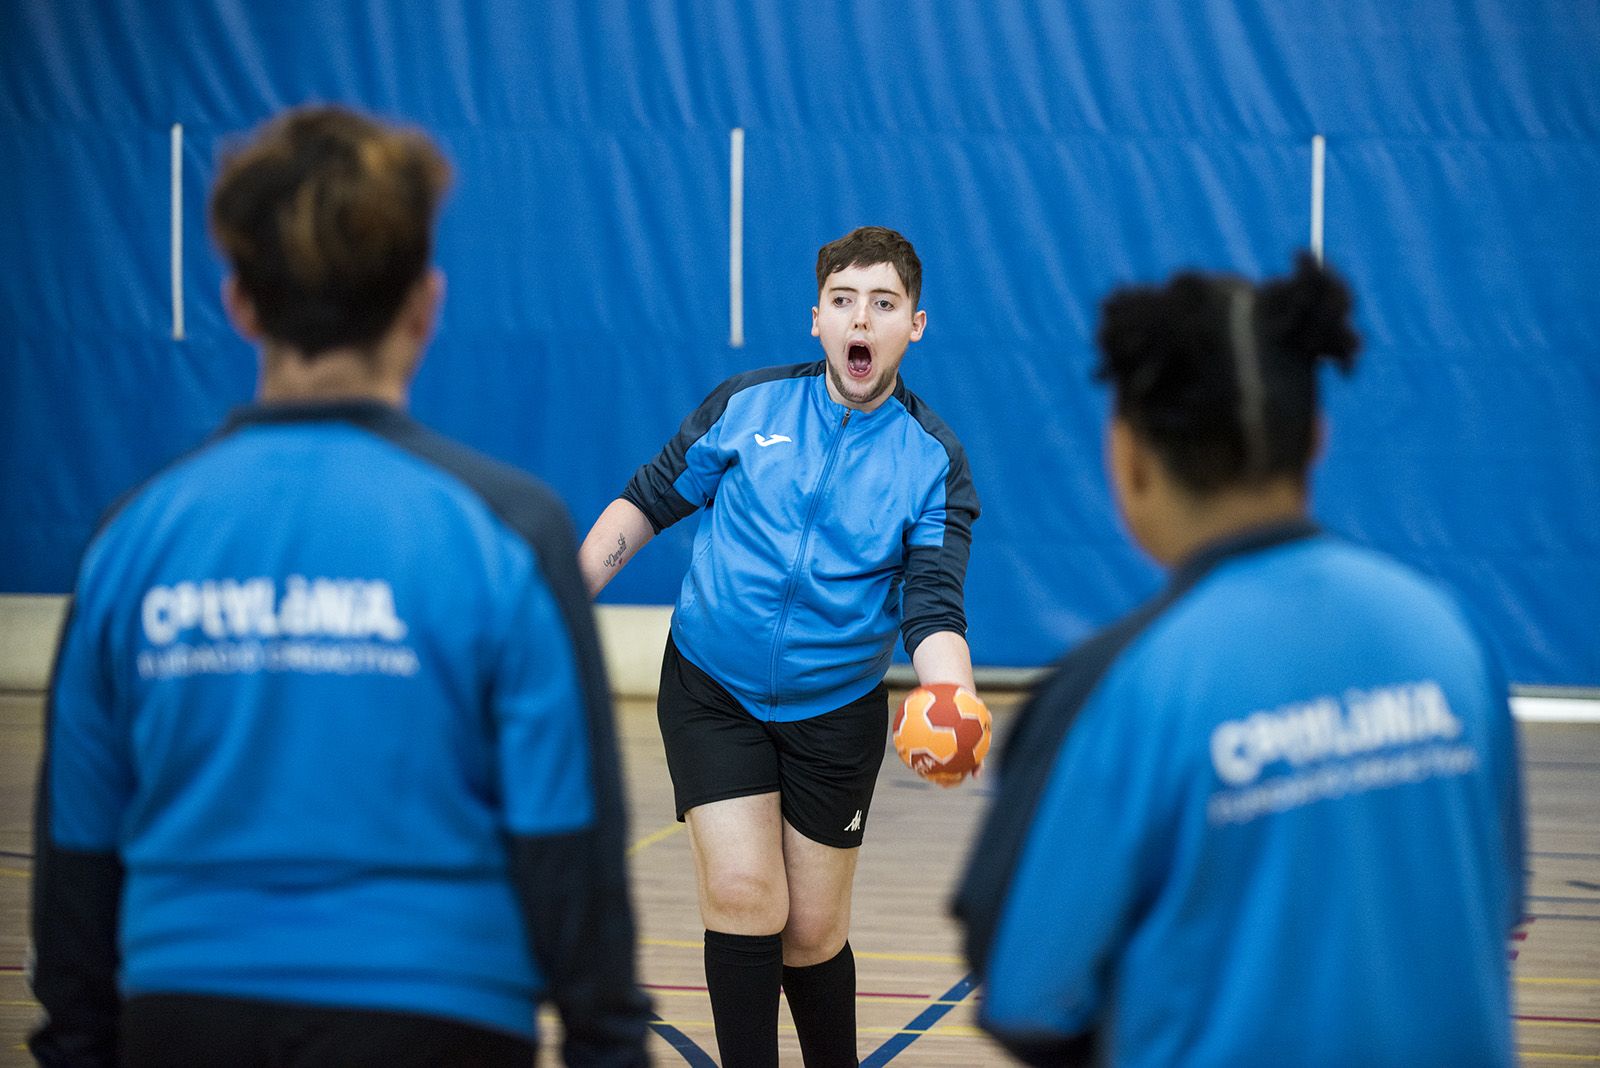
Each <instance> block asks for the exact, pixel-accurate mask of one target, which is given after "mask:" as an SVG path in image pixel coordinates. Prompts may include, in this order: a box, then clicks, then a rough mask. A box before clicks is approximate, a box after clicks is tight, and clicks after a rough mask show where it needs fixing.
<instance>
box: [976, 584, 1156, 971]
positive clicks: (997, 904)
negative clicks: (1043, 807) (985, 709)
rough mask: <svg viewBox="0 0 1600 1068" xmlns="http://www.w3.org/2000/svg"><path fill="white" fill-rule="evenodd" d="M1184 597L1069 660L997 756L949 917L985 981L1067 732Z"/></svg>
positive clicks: (1105, 634) (1150, 608)
mask: <svg viewBox="0 0 1600 1068" xmlns="http://www.w3.org/2000/svg"><path fill="white" fill-rule="evenodd" d="M1184 588H1185V589H1186V588H1187V587H1184ZM1181 593H1182V590H1181V589H1178V588H1172V589H1169V590H1167V591H1166V592H1165V593H1163V594H1162V595H1161V596H1160V597H1159V598H1157V599H1156V600H1155V601H1152V602H1151V603H1150V604H1148V605H1146V606H1145V607H1144V608H1142V609H1140V610H1139V611H1137V612H1135V613H1134V614H1133V615H1130V616H1127V617H1125V618H1124V619H1122V620H1121V621H1120V622H1118V623H1116V624H1115V625H1113V626H1111V627H1110V628H1108V629H1106V630H1103V631H1101V632H1100V633H1098V634H1096V635H1095V636H1094V637H1092V638H1090V639H1089V640H1088V641H1086V642H1084V643H1083V644H1082V645H1080V646H1078V647H1077V648H1076V649H1074V650H1073V651H1072V652H1070V653H1068V654H1067V655H1066V656H1065V657H1063V658H1062V659H1061V660H1059V661H1058V662H1057V663H1056V665H1055V667H1054V668H1053V669H1052V670H1051V672H1050V674H1049V675H1048V676H1047V677H1046V678H1045V681H1044V682H1042V683H1041V684H1040V685H1039V686H1038V687H1037V688H1035V690H1034V692H1033V695H1032V696H1031V697H1030V698H1029V699H1028V702H1027V703H1026V704H1025V705H1024V706H1023V707H1022V710H1021V711H1019V712H1018V713H1017V718H1016V721H1015V722H1014V723H1013V724H1012V725H1011V729H1010V731H1009V732H1007V734H1006V739H1005V743H1004V745H1003V746H1002V747H1001V751H1000V761H999V768H1000V775H999V788H998V790H997V791H996V794H995V797H994V800H993V801H992V802H991V803H990V806H989V814H988V816H987V817H986V818H985V820H984V826H983V829H982V830H981V831H979V833H978V835H977V836H976V838H975V839H974V842H975V843H976V845H974V846H973V852H972V855H971V856H970V857H969V858H968V860H967V871H966V874H965V876H963V877H962V880H961V883H960V885H959V886H958V888H957V890H956V895H955V898H954V899H953V900H952V902H951V912H952V913H953V914H954V915H955V917H956V919H957V920H959V921H960V922H961V924H962V927H963V928H964V931H965V939H966V954H967V959H968V961H970V962H971V963H972V966H973V968H974V969H977V970H978V971H979V973H980V974H981V973H982V970H983V969H984V968H985V967H986V966H987V964H988V958H989V948H990V947H991V946H992V945H993V944H994V936H995V931H996V930H997V929H998V927H999V924H1000V912H1001V909H1002V907H1003V905H1004V902H1005V897H1006V893H1007V890H1008V889H1009V887H1010V885H1011V878H1012V876H1013V875H1014V874H1015V872H1016V867H1017V864H1018V862H1019V861H1020V860H1021V857H1022V847H1023V844H1024V843H1025V842H1026V840H1027V836H1028V829H1029V827H1031V826H1032V824H1033V818H1034V812H1035V811H1036V809H1037V808H1038V805H1039V799H1040V797H1041V796H1043V794H1044V789H1045V786H1046V784H1047V783H1048V782H1049V779H1050V773H1051V771H1052V770H1054V768H1055V765H1056V758H1057V756H1059V755H1060V752H1061V746H1062V744H1063V743H1064V742H1065V741H1066V737H1067V733H1068V731H1070V730H1071V728H1072V724H1073V723H1074V722H1075V721H1076V720H1077V718H1078V713H1079V711H1081V710H1082V708H1083V706H1084V704H1085V703H1086V702H1087V701H1088V699H1089V696H1090V694H1092V693H1093V692H1094V689H1095V687H1096V686H1098V685H1099V683H1100V680H1101V679H1102V678H1103V677H1104V676H1105V674H1106V672H1107V671H1108V670H1109V669H1110V667H1111V665H1112V664H1113V663H1115V662H1116V659H1117V657H1118V656H1120V655H1121V654H1122V651H1123V650H1124V649H1126V648H1127V647H1128V645H1129V644H1131V643H1132V642H1133V640H1134V639H1135V638H1137V637H1138V636H1139V635H1140V634H1141V633H1143V632H1144V630H1145V629H1146V628H1147V627H1149V626H1150V624H1151V623H1153V622H1154V621H1155V620H1156V619H1157V618H1159V617H1160V615H1161V614H1162V613H1163V612H1165V611H1166V610H1167V609H1168V608H1169V607H1171V605H1172V604H1173V602H1175V601H1176V600H1177V599H1178V597H1179V596H1180V595H1181Z"/></svg>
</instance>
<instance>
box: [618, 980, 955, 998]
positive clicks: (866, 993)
mask: <svg viewBox="0 0 1600 1068" xmlns="http://www.w3.org/2000/svg"><path fill="white" fill-rule="evenodd" d="M639 985H640V986H642V987H644V988H645V989H646V990H693V991H697V992H699V993H702V994H703V993H705V989H706V988H705V987H703V986H676V985H673V984H671V983H640V984H639ZM856 997H858V998H909V999H911V1000H912V1001H929V1000H931V999H932V995H930V994H886V993H879V992H878V991H875V990H857V991H856Z"/></svg>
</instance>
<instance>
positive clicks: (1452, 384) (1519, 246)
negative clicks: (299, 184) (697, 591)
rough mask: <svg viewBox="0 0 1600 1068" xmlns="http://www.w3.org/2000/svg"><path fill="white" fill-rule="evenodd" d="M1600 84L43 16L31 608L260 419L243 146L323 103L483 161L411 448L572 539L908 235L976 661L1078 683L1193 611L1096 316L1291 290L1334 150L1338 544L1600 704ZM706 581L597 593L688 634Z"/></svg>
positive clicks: (508, 3)
mask: <svg viewBox="0 0 1600 1068" xmlns="http://www.w3.org/2000/svg"><path fill="white" fill-rule="evenodd" d="M1597 63H1600V7H1597V6H1596V5H1594V4H1593V3H1590V2H1588V0H1581V2H1580V0H1570V2H1558V0H1549V2H1543V3H1536V2H1532V0H1527V2H1519V0H1476V2H1474V0H1409V2H1403V3H1395V2H1393V0H1348V2H1343V3H1340V4H1337V5H1328V4H1325V3H1322V2H1320V0H1273V2H1266V0H1262V2H1258V3H1239V4H1236V5H1232V4H1196V3H1192V2H1189V0H1155V2H1152V3H1141V4H1127V3H1123V2H1120V0H1078V2H1071V3H1065V2H1063V3H1046V2H1043V0H1040V2H1023V0H923V2H919V3H901V2H889V0H882V2H865V0H858V2H847V0H812V2H811V3H808V4H805V5H796V4H790V3H786V2H780V0H771V2H757V3H751V2H747V0H697V2H689V0H685V2H681V3H666V2H662V3H636V2H631V0H606V2H596V0H547V2H542V3H527V2H522V0H515V2H513V0H494V2H476V0H474V2H468V0H457V2H443V0H441V2H436V3H427V4H420V3H419V4H395V3H389V2H385V0H368V2H334V0H275V2H273V3H258V2H254V0H212V2H207V3H198V2H194V3H191V2H178V0H169V2H159V0H140V2H134V0H122V2H107V0H10V2H7V3H4V4H0V268H3V269H0V501H3V505H0V507H3V509H4V513H3V521H0V591H6V592H60V591H64V590H65V589H67V587H68V586H69V583H70V581H71V576H72V573H73V570H74V567H75V564H76V560H77V556H78V553H79V552H80V551H81V549H82V546H83V545H84V543H85V541H86V540H87V538H88V537H89V535H90V533H91V531H92V530H93V528H94V525H95V522H96V520H97V517H98V516H99V514H100V513H101V511H102V510H103V509H104V508H105V507H106V506H107V505H108V504H110V503H111V502H112V501H113V500H114V499H115V498H116V497H117V496H118V495H119V494H120V493H121V492H122V491H123V490H125V489H126V488H128V487H129V486H130V485H132V484H134V483H136V482H138V481H139V480H141V479H143V478H145V477H146V476H148V475H150V474H151V473H152V472H154V471H155V470H157V469H158V468H159V467H160V466H161V465H162V464H164V463H166V462H167V461H169V460H171V459H172V458H173V457H174V456H176V455H178V454H179V453H181V452H182V451H183V450H185V449H187V448H189V447H191V446H192V445H194V444H195V443H197V442H198V441H200V440H202V439H203V438H204V436H205V435H206V433H207V432H208V430H209V429H210V428H211V427H212V426H213V425H215V424H216V422H217V421H218V420H219V419H221V418H222V416H223V415H224V413H225V412H226V411H227V409H229V408H230V407H231V406H233V405H234V404H237V403H239V402H241V401H243V400H244V399H246V398H247V397H248V395H249V393H250V391H251V388H252V383H253V377H254V366H253V357H252V354H251V352H250V350H249V349H248V348H247V347H246V346H245V345H244V344H243V343H241V342H240V341H239V340H238V339H237V338H235V337H234V336H233V334H232V333H231V331H230V330H229V329H228V327H227V325H226V323H225V321H224V320H223V318H222V315H221V311H220V307H219V303H218V300H217V296H216V294H217V289H218V286H219V283H220V281H221V276H220V267H219V264H218V262H217V260H216V256H215V253H214V252H213V251H212V250H211V248H210V245H209V243H208V241H207V238H206V235H205V230H204V198H205V191H206V189H207V187H208V185H209V183H210V181H211V178H212V176H213V175H214V173H215V170H216V166H217V159H218V154H219V151H220V150H221V149H222V148H223V147H225V145H226V144H227V141H228V139H229V138H230V137H234V136H237V134H238V133H239V132H240V131H243V130H246V129H248V128H250V127H252V126H254V125H255V124H257V123H258V122H260V121H261V120H262V119H264V118H265V117H267V116H268V115H270V114H272V113H273V112H275V111H277V110H278V109H280V108H283V107H286V106H289V105H293V104H298V103H302V102H306V101H337V102H344V103H349V104H353V105H357V106H360V107H362V108H366V109H371V110H374V111H377V112H380V113H382V114H384V115H387V116H390V117H395V118H400V119H404V120H408V121H411V122H415V123H417V124H420V125H423V126H425V127H427V128H428V129H429V130H431V131H433V132H434V133H435V134H436V136H437V137H438V138H439V139H440V140H441V142H442V143H443V144H444V146H445V148H446V150H447V151H448V153H449V155H450V157H451V158H452V160H453V161H454V163H455V166H456V168H457V174H458V180H457V184H456V187H455V189H454V192H453V195H452V197H451V199H450V201H449V204H448V206H447V209H446V213H445V216H444V219H443V224H442V233H441V240H440V247H439V261H440V263H441V265H442V266H443V268H444V270H445V271H446V273H447V275H448V278H449V295H448V298H447V302H446V310H445V313H444V319H443V324H442V327H441V330H440V333H439V337H438V340H437V343H436V344H435V345H434V347H433V349H432V351H431V353H430V355H429V357H428V360H427V362H426V364H425V366H424V370H423V372H422V375H421V378H420V380H419V382H418V385H417V389H416V394H415V407H416V410H417V412H418V414H419V415H420V416H421V418H422V419H424V420H425V421H427V422H429V423H431V424H433V425H434V426H436V427H438V428H439V429H441V430H443V431H445V432H447V433H449V434H453V435H455V436H457V437H459V438H462V439H464V440H466V441H467V442H469V443H470V444H472V445H475V446H477V447H478V448H480V449H483V450H485V451H487V452H489V453H492V454H494V455H496V456H498V457H501V458H503V459H506V460H509V461H511V462H513V463H516V464H518V465H520V466H522V467H524V468H527V469H529V470H531V471H533V472H534V473H536V474H538V475H539V476H541V477H543V478H544V479H546V480H547V481H549V482H550V483H552V484H553V485H554V486H555V487H556V489H557V490H558V491H559V492H560V493H561V494H562V495H563V496H564V497H565V498H566V500H567V501H568V502H569V504H570V506H571V508H572V511H573V514H574V517H575V519H576V521H577V522H578V524H579V525H580V527H581V526H583V525H585V524H587V523H588V522H589V521H591V520H592V519H593V518H594V517H595V516H596V515H597V514H598V513H599V512H600V510H601V508H602V507H604V505H605V504H606V503H607V502H608V501H609V500H610V499H611V498H612V497H613V496H614V495H615V494H616V492H617V491H618V490H619V489H620V488H621V486H622V485H623V483H624V482H625V481H626V479H627V478H628V476H629V474H630V473H631V472H632V470H633V468H634V467H635V466H636V465H637V464H639V463H640V462H642V461H643V460H645V459H646V458H647V457H649V456H650V455H651V454H652V453H653V451H654V450H655V449H656V448H658V447H659V446H660V444H661V443H662V442H663V441H664V440H665V439H666V438H667V437H668V436H669V435H670V434H671V433H672V431H673V430H674V429H675V427H676V425H677V422H678V420H679V419H681V418H682V416H683V415H684V414H685V413H686V412H687V411H688V410H689V409H690V408H691V407H692V406H693V405H694V404H695V403H696V402H698V401H699V400H700V399H701V397H703V396H704V394H705V393H707V392H708V391H709V390H710V389H711V387H712V386H713V385H714V384H715V383H716V382H717V381H719V380H720V379H721V378H723V377H724V376H726V375H728V374H731V373H733V372H735V371H739V370H742V369H746V368H749V367H754V366H761V365H764V364H769V363H779V362H791V361H796V360H803V359H811V358H813V357H814V356H815V355H816V354H817V351H818V350H817V349H816V347H815V342H814V341H813V340H812V339H811V338H810V337H809V336H808V334H807V330H808V326H809V319H808V314H809V309H810V307H811V305H812V303H813V302H814V296H815V294H814V283H813V279H812V274H811V272H812V265H813V262H814V257H815V253H816V249H817V247H818V246H819V245H820V244H821V243H823V242H824V241H826V240H829V239H831V238H833V237H835V236H837V235H838V234H840V233H842V232H843V231H845V230H846V229H848V228H850V227H852V226H855V225H858V224H861V223H869V222H871V223H882V224H887V225H890V226H893V227H896V228H897V229H900V230H902V231H904V232H905V233H906V234H907V235H908V236H910V237H911V238H912V240H913V241H915V243H916V245H917V247H918V250H919V251H920V253H921V255H922V258H923V262H924V266H925V271H926V286H925V290H924V294H923V306H924V307H925V308H926V309H927V311H928V316H929V328H928V334H927V338H926V340H925V341H923V342H922V343H921V344H919V345H917V346H915V347H914V348H913V349H912V350H911V352H910V353H909V354H908V357H907V361H906V364H905V375H906V378H907V380H908V381H909V383H910V384H911V386H912V388H913V389H915V390H917V391H918V392H919V393H921V394H922V395H923V396H924V397H925V398H927V399H928V400H929V401H930V402H931V403H932V404H933V405H934V406H935V407H936V408H937V409H938V410H939V411H940V412H941V413H942V414H943V415H944V416H945V418H946V419H947V421H948V422H949V423H950V424H951V425H952V426H953V427H954V428H955V429H956V431H957V432H958V433H959V434H960V435H961V437H962V438H963V440H964V441H965V443H966V445H967V448H968V451H969V453H970V455H971V458H972V463H973V469H974V472H975V474H976V477H977V480H978V486H979V491H980V493H981V495H982V498H983V502H984V517H983V519H982V520H981V522H980V523H979V525H978V527H977V530H976V542H975V546H974V551H973V560H972V568H971V572H970V574H969V578H968V587H967V588H968V605H969V614H970V617H971V624H972V634H971V637H972V644H973V648H974V652H975V654H976V657H977V659H978V660H979V661H980V662H982V663H985V664H992V665H1037V664H1041V663H1044V662H1047V661H1048V660H1050V659H1052V658H1054V657H1055V656H1056V655H1057V654H1059V653H1060V652H1061V651H1062V650H1063V649H1064V648H1066V647H1067V646H1068V645H1070V644H1071V643H1073V642H1074V641H1076V640H1077V639H1079V638H1081V637H1083V636H1084V635H1085V633H1086V632H1087V631H1088V630H1089V629H1090V628H1092V627H1094V626H1096V625H1098V624H1101V623H1104V622H1106V621H1108V620H1109V619H1111V618H1113V617H1115V616H1117V615H1119V614H1121V613H1122V612H1124V611H1126V610H1127V609H1128V608H1130V607H1131V606H1132V605H1133V604H1135V603H1136V602H1137V601H1138V600H1140V599H1141V598H1143V597H1145V596H1147V595H1148V594H1149V593H1150V592H1151V591H1152V590H1153V589H1154V588H1155V587H1156V585H1157V583H1158V581H1159V576H1158V575H1157V573H1156V572H1155V571H1154V569H1153V568H1152V567H1151V566H1150V565H1149V564H1148V563H1147V562H1145V561H1144V560H1143V559H1142V558H1141V557H1140V556H1139V554H1138V553H1137V552H1136V551H1135V550H1134V549H1133V548H1132V547H1131V546H1130V545H1129V543H1128V541H1127V540H1126V538H1125V536H1124V535H1123V533H1122V531H1121V529H1120V527H1119V525H1118V523H1117V521H1116V518H1115V515H1114V513H1113V510H1112V507H1111V502H1110V499H1109V496H1108V493H1107V490H1106V487H1105V483H1104V479H1103V476H1102V474H1101V439H1100V433H1101V431H1100V426H1101V421H1102V418H1103V416H1104V413H1105V406H1106V402H1105V397H1104V396H1103V395H1102V393H1101V391H1100V390H1099V389H1098V388H1096V387H1095V386H1093V385H1092V383H1091V382H1090V380H1089V371H1090V368H1091V366H1092V363H1093V354H1092V351H1091V338H1092V334H1093V330H1094V320H1095V314H1096V306H1097V303H1098V301H1099V299H1100V298H1101V297H1102V296H1103V295H1104V293H1105V292H1106V291H1107V290H1108V289H1109V288H1110V287H1111V286H1113V285H1116V284H1121V283H1125V282H1130V281H1139V280H1154V279H1157V278H1159V277H1161V276H1163V275H1165V274H1167V273H1168V272H1170V271H1172V270H1173V269H1175V268H1178V267H1180V266H1185V265H1202V266H1207V267H1218V268H1229V269H1233V270H1237V271H1241V272H1244V273H1246V274H1250V275H1261V274H1266V273H1274V272H1278V271H1281V270H1283V269H1284V268H1285V267H1286V266H1287V265H1288V262H1289V258H1290V256H1291V254H1292V252H1293V251H1294V250H1295V249H1296V248H1297V247H1301V246H1303V245H1304V244H1305V243H1306V241H1307V235H1308V231H1309V226H1310V210H1311V209H1310V184H1311V177H1310V176H1311V169H1312V166H1311V138H1312V135H1313V134H1318V133H1320V134H1322V135H1324V136H1325V137H1326V139H1327V168H1326V176H1327V184H1326V188H1327V229H1326V234H1327V238H1326V241H1327V253H1328V257H1329V260H1330V262H1332V263H1334V264H1335V265H1336V266H1338V267H1339V268H1341V269H1342V270H1343V271H1344V272H1345V273H1346V274H1347V275H1348V276H1349V277H1350V279H1351V280H1352V281H1353V283H1354V285H1355V287H1356V289H1357V290H1358V292H1359V294H1360V299H1361V304H1360V321H1361V326H1362V329H1363V332H1364V334H1365V337H1366V339H1367V350H1366V354H1365V361H1364V363H1363V364H1362V366H1361V368H1360V370H1359V372H1358V373H1357V375H1356V376H1355V377H1354V378H1353V379H1352V380H1349V381H1343V380H1330V381H1329V383H1328V389H1327V404H1328V410H1329V417H1330V426H1331V443H1330V446H1329V449H1328V453H1327V459H1326V462H1325V464H1324V465H1323V466H1322V467H1321V469H1320V471H1319V473H1318V475H1317V480H1316V498H1317V508H1318V511H1319V514H1320V515H1321V516H1322V517H1323V518H1324V520H1325V521H1326V523H1327V524H1328V525H1329V526H1330V527H1332V528H1333V529H1335V530H1338V531H1340V532H1343V533H1345V534H1347V535H1349V536H1350V537H1352V538H1354V539H1356V540H1358V541H1361V542H1365V543H1369V544H1372V545H1376V546H1379V547H1381V548H1383V549H1386V550H1388V551H1390V552H1392V553H1394V554H1395V555H1397V556H1399V557H1401V558H1402V559H1405V560H1408V561H1410V562H1411V563H1413V564H1415V565H1417V566H1419V567H1421V568H1422V569H1424V570H1426V571H1428V572H1430V573H1432V574H1435V575H1437V576H1439V577H1440V578H1442V579H1443V580H1445V581H1446V582H1448V583H1450V584H1452V585H1453V586H1455V587H1456V588H1457V589H1459V590H1460V591H1461V593H1462V594H1463V595H1464V596H1465V598H1466V599H1467V600H1468V601H1469V602H1470V604H1471V605H1472V607H1473V609H1474V610H1475V611H1476V612H1477V613H1478V615H1479V616H1480V617H1481V618H1482V619H1483V620H1484V622H1485V624H1486V626H1487V627H1488V628H1489V629H1490V631H1491V632H1492V635H1493V638H1494V640H1495V641H1496V643H1497V644H1498V646H1499V648H1500V650H1501V652H1502V653H1503V655H1504V657H1505V659H1506V661H1507V665H1508V668H1509V670H1510V673H1511V675H1512V677H1513V678H1515V679H1517V680H1518V681H1520V682H1525V683H1551V684H1591V685H1592V684H1596V683H1600V638H1597V636H1600V315H1597V313H1596V308H1597V306H1600V304H1597V299H1596V297H1595V292H1596V291H1597V290H1600V223H1597V221H1596V213H1595V211H1594V200H1595V197H1596V191H1597V190H1600V78H1597V77H1596V71H1597V69H1600V67H1597ZM174 123H181V124H182V126H183V132H184V136H183V146H182V167H181V175H182V186H183V204H184V208H183V234H184V236H183V254H184V256H183V277H182V289H183V294H184V301H185V318H186V323H185V325H186V337H185V338H184V339H183V340H181V341H178V340H173V338H172V300H171V282H170V262H171V261H170V254H171V249H170V236H169V234H170V223H169V203H170V201H169V197H170V193H169V184H170V150H171V139H170V132H169V131H170V129H171V127H172V126H173V124H174ZM734 127H740V128H742V129H744V130H745V131H746V138H747V140H746V158H745V164H744V165H745V174H746V181H745V191H744V195H745V216H744V226H745V231H744V232H745V241H744V248H743V255H744V264H745V274H744V285H745V303H744V316H745V331H746V335H747V339H748V340H747V343H746V344H745V345H744V346H743V347H740V348H734V347H732V346H730V344H729V308H728V302H729V298H728V261H729V248H728V246H729V221H728V198H729V157H730V142H729V131H730V130H731V129H732V128H734ZM688 526H692V523H691V524H685V527H686V528H687V527H688ZM688 544H689V531H688V530H687V529H683V530H675V531H673V532H671V533H669V534H668V535H666V536H665V537H663V538H662V539H661V540H660V541H659V543H658V544H657V545H656V546H654V547H652V548H651V549H650V550H648V551H647V552H645V553H644V554H643V555H642V556H641V557H640V558H639V559H637V560H636V561H635V562H634V563H633V564H632V565H630V567H629V569H628V570H627V571H626V572H625V573H624V575H623V576H622V577H621V579H619V581H618V582H617V583H615V584H614V586H613V588H612V589H611V590H609V591H608V593H607V596H606V599H607V600H612V601H622V602H657V603H667V602H670V601H671V600H672V598H673V596H674V595H675V591H676V586H677V583H678V580H679V578H680V576H681V574H682V571H683V568H684V566H685V564H686V550H687V546H688Z"/></svg>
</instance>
